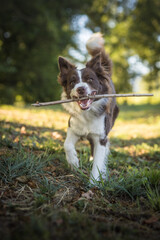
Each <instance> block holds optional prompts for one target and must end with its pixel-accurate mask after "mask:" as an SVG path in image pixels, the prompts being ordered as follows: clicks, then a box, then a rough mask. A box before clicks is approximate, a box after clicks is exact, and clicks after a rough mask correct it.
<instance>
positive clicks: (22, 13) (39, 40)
mask: <svg viewBox="0 0 160 240" xmlns="http://www.w3.org/2000/svg"><path fill="white" fill-rule="evenodd" d="M159 9H160V1H159V0H152V1H150V0H81V1H75V0H68V1H66V0H61V1H58V0H34V1H22V0H5V1H2V0H0V103H2V102H5V103H13V102H14V100H15V97H16V96H17V95H23V98H24V100H25V101H26V102H34V101H35V100H39V101H48V100H51V99H53V100H54V99H56V98H59V95H60V87H59V85H58V84H57V74H58V66H57V57H58V55H60V54H63V55H64V56H67V54H68V50H69V48H70V47H71V46H72V47H73V46H75V48H77V47H76V43H75V42H74V38H73V36H74V34H75V32H76V31H78V30H76V29H75V28H74V27H73V20H75V21H76V16H79V15H81V14H83V15H84V14H85V15H87V16H88V23H87V26H86V27H88V28H89V29H91V30H92V31H93V32H97V31H101V32H103V33H104V37H105V40H106V50H107V52H108V53H109V54H110V56H111V58H112V61H113V63H114V68H113V80H114V82H115V84H116V89H117V92H127V91H129V90H131V84H130V83H131V80H132V79H134V77H135V76H136V75H138V74H139V73H138V72H137V71H136V69H135V71H133V67H132V69H131V68H130V65H129V61H128V60H129V59H130V57H131V56H134V55H138V56H139V57H140V58H141V60H142V61H143V62H144V63H146V64H147V66H148V68H149V69H150V72H149V74H148V75H147V76H145V78H144V79H145V80H146V81H148V82H149V87H150V89H151V88H153V87H154V88H158V87H159V86H160V82H159V79H160V77H159V69H160V58H159V56H160V24H159V23H160V11H159Z"/></svg>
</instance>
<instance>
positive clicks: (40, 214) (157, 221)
mask: <svg viewBox="0 0 160 240" xmlns="http://www.w3.org/2000/svg"><path fill="white" fill-rule="evenodd" d="M67 123H68V115H67V113H65V112H64V111H63V109H62V108H61V107H53V108H52V107H48V108H40V109H35V108H31V107H16V106H1V107H0V207H1V210H0V235H1V238H2V239H7V240H10V239H16V240H19V239H29V238H30V239H44V240H48V239H64V238H65V239H71V240H72V239H77V238H78V239H86V238H88V239H106V238H107V239H117V240H119V239H145V238H146V237H147V238H149V239H158V237H159V230H160V213H159V212H160V164H159V160H160V147H159V146H160V105H158V104H153V105H152V104H139V105H121V106H120V115H119V118H118V120H117V121H116V124H115V126H114V128H113V130H112V132H111V133H110V142H111V154H110V156H109V161H108V173H107V181H103V180H101V181H99V182H95V185H96V186H90V185H89V184H88V179H89V174H90V170H91V167H92V161H90V149H89V145H88V142H87V141H85V140H84V141H82V142H81V143H78V144H77V151H78V155H79V159H80V168H79V169H78V170H76V171H71V170H70V168H69V167H68V165H67V163H66V160H65V154H64V149H63V142H64V139H65V135H66V129H67Z"/></svg>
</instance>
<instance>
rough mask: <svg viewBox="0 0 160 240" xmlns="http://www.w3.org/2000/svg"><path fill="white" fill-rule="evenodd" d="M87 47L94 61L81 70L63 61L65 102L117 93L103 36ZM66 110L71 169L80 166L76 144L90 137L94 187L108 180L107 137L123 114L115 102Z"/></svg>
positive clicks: (93, 102)
mask: <svg viewBox="0 0 160 240" xmlns="http://www.w3.org/2000/svg"><path fill="white" fill-rule="evenodd" d="M86 47H87V49H88V52H89V53H90V54H91V55H92V58H91V60H90V61H88V62H87V63H86V67H85V68H83V69H81V70H78V69H77V68H76V66H74V65H73V64H71V63H70V62H69V61H67V60H66V59H65V58H63V57H59V69H60V74H59V78H58V81H59V83H60V84H61V85H62V87H63V93H62V99H70V98H80V97H84V96H88V95H94V94H111V93H115V88H114V85H113V82H112V80H111V75H112V63H111V60H110V59H109V57H108V55H107V54H106V53H105V50H104V39H103V37H102V35H101V33H95V34H93V35H92V37H91V38H90V39H89V40H88V41H87V44H86ZM63 106H64V108H65V109H66V110H67V111H68V113H69V114H70V115H71V117H70V119H69V127H68V131H67V138H66V140H65V143H64V148H65V153H66V158H67V161H68V163H69V164H70V165H71V167H76V168H77V167H78V166H79V160H78V157H77V153H76V149H75V144H76V142H77V141H78V140H79V139H80V138H81V137H86V138H87V139H88V140H89V142H90V144H91V152H92V154H93V168H92V172H91V175H90V183H94V182H95V180H99V179H100V176H102V177H103V178H104V179H105V177H106V164H107V157H108V154H109V141H108V137H107V136H108V133H109V132H110V130H111V129H112V127H113V125H114V122H115V119H116V118H117V116H118V112H119V110H118V107H117V105H116V100H115V98H110V99H109V98H106V99H100V100H93V99H92V100H91V99H89V100H83V101H78V102H71V103H67V104H63Z"/></svg>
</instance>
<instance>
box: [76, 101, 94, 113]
mask: <svg viewBox="0 0 160 240" xmlns="http://www.w3.org/2000/svg"><path fill="white" fill-rule="evenodd" d="M91 102H92V101H91V100H90V99H86V100H80V101H78V104H79V106H80V108H81V109H82V110H86V109H88V108H89V107H90V104H91Z"/></svg>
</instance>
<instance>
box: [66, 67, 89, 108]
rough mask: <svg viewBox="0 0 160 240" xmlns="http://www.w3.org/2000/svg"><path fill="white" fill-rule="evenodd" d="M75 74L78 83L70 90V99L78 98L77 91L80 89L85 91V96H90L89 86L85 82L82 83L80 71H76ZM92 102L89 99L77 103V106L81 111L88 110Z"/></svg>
mask: <svg viewBox="0 0 160 240" xmlns="http://www.w3.org/2000/svg"><path fill="white" fill-rule="evenodd" d="M77 74H78V77H79V83H77V84H76V85H75V86H74V88H73V89H72V90H71V93H70V96H71V98H74V97H77V98H78V97H79V94H78V92H77V89H78V88H80V87H83V88H84V89H85V96H88V95H90V94H92V90H91V88H90V86H89V85H88V84H87V83H86V82H83V81H82V72H81V71H80V70H77ZM92 102H93V100H91V99H87V100H82V101H78V105H79V107H80V108H81V109H82V110H86V109H89V108H90V105H91V103H92Z"/></svg>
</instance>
